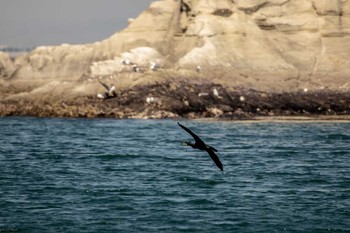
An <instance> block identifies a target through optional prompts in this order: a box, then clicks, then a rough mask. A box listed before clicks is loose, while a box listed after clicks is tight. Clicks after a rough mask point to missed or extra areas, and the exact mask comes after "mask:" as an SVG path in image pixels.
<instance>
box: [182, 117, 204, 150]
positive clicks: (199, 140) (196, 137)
mask: <svg viewBox="0 0 350 233" xmlns="http://www.w3.org/2000/svg"><path fill="white" fill-rule="evenodd" d="M177 124H178V125H179V126H180V127H181V128H183V129H184V130H185V131H186V132H187V133H189V134H190V135H191V136H192V137H193V139H194V140H195V141H196V143H199V144H203V145H205V143H204V142H203V141H202V139H200V138H199V137H198V136H197V135H196V134H195V133H193V132H192V131H191V130H190V129H188V128H186V127H185V126H183V125H181V124H180V123H179V122H177Z"/></svg>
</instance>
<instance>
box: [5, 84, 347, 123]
mask: <svg viewBox="0 0 350 233" xmlns="http://www.w3.org/2000/svg"><path fill="white" fill-rule="evenodd" d="M349 115H350V93H348V92H336V91H330V90H318V91H309V90H307V89H304V90H301V91H298V92H284V93H267V92H260V91H255V90H252V89H244V88H238V87H237V88H227V87H224V86H223V85H220V84H214V83H206V84H203V83H201V84H198V83H187V82H178V83H175V82H165V83H156V84H151V85H146V86H144V85H142V86H135V87H132V88H129V89H125V90H121V91H119V92H117V96H116V97H115V98H110V99H105V100H101V99H98V98H96V96H92V95H89V96H86V97H77V98H75V99H73V100H68V101H64V100H49V101H48V100H46V101H45V100H40V99H36V100H30V99H28V100H26V99H20V100H6V99H5V100H1V101H0V116H35V117H82V118H116V119H127V118H139V119H162V118H187V119H197V118H215V119H225V120H261V119H266V118H270V119H271V118H272V119H273V118H274V119H281V120H290V119H308V118H312V119H348V118H349V117H348V116H349Z"/></svg>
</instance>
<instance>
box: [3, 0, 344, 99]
mask: <svg viewBox="0 0 350 233" xmlns="http://www.w3.org/2000/svg"><path fill="white" fill-rule="evenodd" d="M91 30H93V29H91ZM349 58H350V1H348V0H293V1H291V0H163V1H155V2H154V3H152V4H151V5H150V7H149V8H148V9H147V10H145V11H144V12H143V13H141V14H140V16H139V17H137V18H136V19H130V20H129V26H128V27H127V28H126V29H124V30H122V31H120V32H117V33H115V34H114V35H112V36H111V37H110V38H107V39H106V40H104V41H101V42H96V43H93V44H86V45H67V44H64V45H61V46H54V47H38V48H36V49H35V50H33V51H31V52H29V53H26V54H24V55H21V56H19V57H17V58H16V59H15V60H11V59H9V58H8V56H6V55H5V54H0V75H1V76H2V78H0V89H1V90H2V93H3V95H2V97H3V98H5V99H10V100H17V99H21V98H45V99H57V98H58V99H72V98H78V97H82V96H89V95H91V96H95V95H96V93H97V92H98V91H99V90H100V89H101V86H100V85H99V83H98V82H97V81H98V80H105V82H109V83H114V84H115V85H116V86H117V87H118V88H120V90H125V89H128V88H132V87H135V86H138V85H141V86H142V85H149V84H154V83H159V82H166V81H174V80H175V81H186V82H193V83H197V82H199V83H208V82H210V83H216V84H221V85H223V86H225V87H228V88H237V87H242V88H246V89H253V90H256V91H264V92H278V93H281V92H293V91H299V90H332V91H347V90H349V89H350V59H349ZM1 90H0V91H1ZM5 90H7V91H5ZM9 90H12V91H9ZM4 93H5V94H4Z"/></svg>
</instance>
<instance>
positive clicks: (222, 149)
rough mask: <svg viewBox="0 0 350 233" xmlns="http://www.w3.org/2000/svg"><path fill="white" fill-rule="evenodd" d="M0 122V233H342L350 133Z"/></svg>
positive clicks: (335, 126) (343, 129) (315, 128)
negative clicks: (192, 144)
mask: <svg viewBox="0 0 350 233" xmlns="http://www.w3.org/2000/svg"><path fill="white" fill-rule="evenodd" d="M181 122H182V123H183V124H184V125H186V126H187V127H189V128H191V129H192V130H193V131H194V132H196V133H197V134H198V135H200V136H201V137H202V139H203V140H204V141H205V142H206V143H208V144H209V145H212V146H214V147H215V148H216V149H218V151H219V152H218V156H219V157H220V159H221V161H222V163H223V165H224V172H221V171H220V170H219V169H218V168H217V167H216V166H215V165H214V164H213V162H212V161H211V160H210V157H209V156H208V155H207V154H206V153H205V152H202V151H196V150H193V149H192V148H188V147H183V146H182V145H181V142H182V141H186V140H191V137H190V136H189V135H188V134H187V133H186V132H185V131H183V130H182V129H181V128H180V127H178V125H177V123H176V121H173V120H111V119H64V118H63V119H56V118H52V119H46V118H29V117H28V118H27V117H10V118H0V168H1V170H0V232H215V233H217V232H315V233H316V232H317V233H322V232H350V152H349V151H350V150H349V149H350V123H337V122H329V123H324V122H323V123H320V122H313V123H312V122H308V123H302V122H299V123H298V122H285V123H281V122H270V123H268V122H264V123H261V122H213V121H185V120H183V121H181Z"/></svg>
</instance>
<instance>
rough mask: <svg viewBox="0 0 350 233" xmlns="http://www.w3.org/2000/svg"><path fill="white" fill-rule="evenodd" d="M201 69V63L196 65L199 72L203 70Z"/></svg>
mask: <svg viewBox="0 0 350 233" xmlns="http://www.w3.org/2000/svg"><path fill="white" fill-rule="evenodd" d="M201 70H202V67H201V66H200V65H198V66H197V67H196V71H197V72H198V73H199V72H201Z"/></svg>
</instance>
